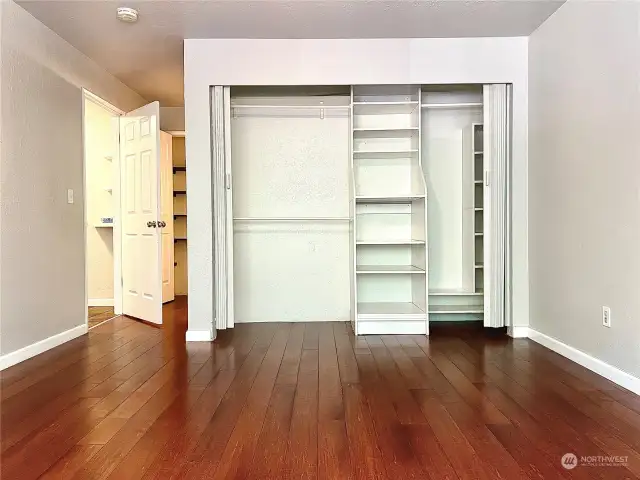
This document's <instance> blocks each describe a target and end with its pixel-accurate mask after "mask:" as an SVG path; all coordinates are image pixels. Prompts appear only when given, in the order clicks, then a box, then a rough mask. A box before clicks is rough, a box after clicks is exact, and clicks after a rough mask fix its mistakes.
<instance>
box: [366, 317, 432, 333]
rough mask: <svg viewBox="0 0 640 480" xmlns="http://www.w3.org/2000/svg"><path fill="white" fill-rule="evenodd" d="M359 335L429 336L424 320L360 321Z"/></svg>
mask: <svg viewBox="0 0 640 480" xmlns="http://www.w3.org/2000/svg"><path fill="white" fill-rule="evenodd" d="M357 328H358V335H429V331H428V330H427V322H425V321H424V320H404V321H402V320H401V321H398V320H395V321H390V322H385V321H380V320H370V321H367V320H360V321H358V325H357Z"/></svg>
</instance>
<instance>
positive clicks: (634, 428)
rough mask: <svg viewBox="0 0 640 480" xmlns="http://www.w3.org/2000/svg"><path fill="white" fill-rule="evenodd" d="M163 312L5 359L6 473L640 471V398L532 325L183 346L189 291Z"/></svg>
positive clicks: (370, 475)
mask: <svg viewBox="0 0 640 480" xmlns="http://www.w3.org/2000/svg"><path fill="white" fill-rule="evenodd" d="M166 312H167V314H166V316H165V321H166V324H165V327H164V328H163V329H158V328H153V327H150V326H147V325H144V324H141V323H138V322H136V321H133V320H131V319H128V318H125V317H119V318H116V319H114V320H113V321H111V322H107V323H105V324H103V325H100V326H98V327H96V328H95V329H93V330H91V331H90V333H89V334H88V335H86V336H84V337H81V338H78V339H76V340H73V341H71V342H69V343H67V344H64V345H62V346H60V347H58V348H56V349H54V350H51V351H48V352H46V353H44V354H42V355H40V356H38V357H36V358H34V359H31V360H29V361H27V362H24V363H22V364H19V365H17V366H15V367H12V368H10V369H7V370H5V371H3V372H2V375H1V380H0V382H1V383H0V385H1V387H2V404H1V407H2V411H1V421H2V423H1V428H2V457H1V467H0V468H1V478H2V479H3V480H10V479H20V480H28V479H33V478H60V479H106V478H109V479H169V478H176V479H177V478H180V479H196V478H200V479H205V478H211V479H223V478H229V479H232V478H233V479H235V478H238V479H239V478H242V479H296V480H297V479H341V480H342V479H354V480H355V479H365V478H366V479H389V480H404V479H470V480H478V479H499V478H502V479H505V480H515V479H528V478H535V479H562V478H567V479H569V478H580V479H585V480H587V479H622V478H639V477H640V398H639V397H637V396H635V395H633V394H631V393H629V392H627V391H625V390H622V389H620V388H618V387H617V386H615V385H614V384H612V383H611V382H609V381H607V380H605V379H603V378H601V377H598V376H597V375H595V374H593V373H591V372H589V371H587V370H585V369H583V368H581V367H579V366H577V365H576V364H573V363H571V362H570V361H568V360H566V359H564V358H562V357H560V356H558V355H556V354H554V353H552V352H550V351H549V350H546V349H545V348H543V347H541V346H539V345H537V344H535V343H532V342H530V341H528V340H511V339H509V338H506V337H497V338H496V337H485V336H483V335H482V334H481V333H478V332H470V333H468V334H462V336H447V335H446V334H440V335H433V336H432V337H430V338H425V337H419V336H397V337H394V336H368V337H366V338H363V337H360V338H354V336H353V335H352V334H351V331H350V328H349V327H348V325H346V324H344V323H321V324H284V323H283V324H244V325H238V326H237V327H236V328H235V329H233V330H229V331H223V332H219V337H218V339H217V340H216V342H215V343H212V344H209V343H191V344H185V342H184V332H185V328H186V306H185V304H184V301H178V302H176V303H173V304H171V305H169V306H167V308H166ZM569 452H571V453H574V454H576V455H577V456H578V457H581V456H597V455H602V456H605V455H616V456H620V457H627V458H626V459H621V460H622V462H623V463H624V465H622V466H584V465H579V466H578V467H576V468H574V469H572V470H567V469H565V468H563V466H562V465H561V457H562V456H563V455H564V454H565V453H569ZM618 460H620V459H618Z"/></svg>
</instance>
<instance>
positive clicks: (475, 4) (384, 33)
mask: <svg viewBox="0 0 640 480" xmlns="http://www.w3.org/2000/svg"><path fill="white" fill-rule="evenodd" d="M563 2H564V0H413V1H410V0H323V1H318V0H293V1H291V0H289V1H284V0H197V1H196V0H185V1H173V0H145V1H127V0H122V1H119V2H113V1H110V0H84V1H78V0H71V1H64V0H62V1H61V0H18V3H19V4H20V5H21V6H22V7H23V8H25V9H26V10H27V11H29V12H30V13H31V14H32V15H33V16H35V17H36V18H37V19H39V20H40V21H41V22H43V23H44V24H45V25H47V26H48V27H49V28H51V29H52V30H53V31H55V32H56V33H57V34H58V35H60V36H61V37H63V38H64V39H65V40H67V41H68V42H69V43H71V44H72V45H74V46H75V47H76V48H77V49H78V50H80V51H82V52H83V53H84V54H85V55H87V56H88V57H90V58H92V59H93V60H94V61H95V62H96V63H98V64H99V65H101V66H102V67H103V68H105V69H106V70H107V71H109V72H111V73H112V74H113V75H115V76H116V77H118V78H119V79H120V80H121V81H122V82H123V83H125V84H126V85H128V86H129V87H131V88H132V89H134V90H136V91H137V92H138V93H140V95H142V96H143V97H145V98H146V99H148V100H150V101H151V100H159V101H160V102H161V104H162V105H163V106H181V105H183V68H182V65H183V61H182V60H183V39H185V38H413V37H416V38H419V37H489V36H491V37H498V36H499V37H506V36H521V35H529V34H530V33H531V32H533V31H534V30H535V29H536V28H537V27H538V26H539V25H540V24H541V23H542V22H544V21H545V20H546V19H547V18H548V17H549V15H551V14H552V13H553V12H554V11H555V10H557V9H558V8H559V7H560V5H562V3H563ZM119 6H128V7H134V8H137V9H138V10H139V11H140V20H139V22H138V23H137V24H135V25H128V24H124V23H122V22H119V21H117V20H116V18H115V11H116V7H119Z"/></svg>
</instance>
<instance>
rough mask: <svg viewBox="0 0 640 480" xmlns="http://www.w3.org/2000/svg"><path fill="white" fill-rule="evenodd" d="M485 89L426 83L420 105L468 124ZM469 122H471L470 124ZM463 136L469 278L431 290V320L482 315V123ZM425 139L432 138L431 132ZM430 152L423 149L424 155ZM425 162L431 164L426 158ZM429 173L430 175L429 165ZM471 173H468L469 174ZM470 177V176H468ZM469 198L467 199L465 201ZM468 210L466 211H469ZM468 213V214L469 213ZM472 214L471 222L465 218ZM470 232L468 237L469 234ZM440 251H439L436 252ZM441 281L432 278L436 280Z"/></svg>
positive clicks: (479, 106) (446, 118)
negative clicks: (449, 287)
mask: <svg viewBox="0 0 640 480" xmlns="http://www.w3.org/2000/svg"><path fill="white" fill-rule="evenodd" d="M482 106H483V103H482V91H481V90H477V89H474V88H466V87H464V86H461V87H460V88H451V87H447V88H446V89H439V88H437V87H436V88H431V87H423V88H422V91H421V105H420V109H421V112H422V116H423V117H424V116H425V115H430V114H433V115H440V117H438V119H441V120H442V121H443V122H445V123H451V124H453V123H455V122H456V118H459V119H464V120H462V123H463V124H465V123H466V122H467V121H468V120H467V119H468V118H478V116H479V118H481V113H482ZM427 123H428V122H427V121H426V117H425V118H423V119H422V125H423V129H425V130H426V129H428V127H427V126H426V124H427ZM467 125H468V124H467ZM464 130H465V131H466V132H465V135H464V136H463V142H462V144H463V150H464V151H463V156H462V162H463V164H464V166H463V170H464V171H467V172H469V173H468V174H463V185H462V188H463V189H468V190H467V192H468V193H467V192H465V193H463V198H464V199H467V200H463V230H462V233H463V237H464V238H468V240H464V241H463V250H465V249H467V250H469V251H470V252H469V253H468V254H463V257H462V259H463V265H462V267H463V270H464V272H468V273H465V278H467V279H468V280H464V279H463V281H462V284H461V285H460V288H455V289H439V288H432V289H431V290H429V314H430V319H431V321H459V320H480V319H482V316H483V312H484V306H483V290H482V278H483V267H482V265H483V260H482V259H483V251H482V242H483V238H482V235H483V233H482V200H483V199H482V193H483V184H484V181H483V165H482V124H480V123H471V125H470V128H469V127H466V128H464ZM423 135H426V138H425V137H423V138H425V140H424V141H425V142H429V141H431V140H432V139H431V138H430V137H429V136H428V132H427V133H423ZM425 155H427V153H423V159H424V156H425ZM435 160H436V161H439V162H442V161H445V159H444V158H437V159H435ZM423 161H424V162H425V166H427V165H428V164H429V162H428V161H426V159H424V160H423ZM425 174H426V175H427V176H429V168H428V166H427V168H426V170H425ZM465 175H468V176H465ZM465 178H466V179H468V180H465ZM465 201H466V203H464V202H465ZM467 211H468V213H465V212H467ZM467 215H468V216H467ZM465 218H469V219H470V222H468V223H467V222H465V220H464V219H465ZM467 236H468V237H467ZM432 254H436V252H432ZM434 283H437V281H432V284H434Z"/></svg>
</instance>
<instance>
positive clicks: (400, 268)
mask: <svg viewBox="0 0 640 480" xmlns="http://www.w3.org/2000/svg"><path fill="white" fill-rule="evenodd" d="M356 273H361V274H370V273H425V271H424V270H423V269H422V268H418V267H415V266H413V265H356Z"/></svg>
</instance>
